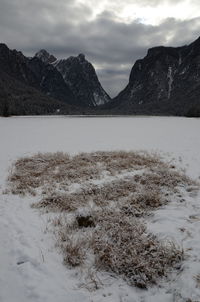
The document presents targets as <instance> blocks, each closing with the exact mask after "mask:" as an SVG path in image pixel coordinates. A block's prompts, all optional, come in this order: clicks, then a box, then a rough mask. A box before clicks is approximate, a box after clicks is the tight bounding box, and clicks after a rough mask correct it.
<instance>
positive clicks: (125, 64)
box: [0, 0, 200, 96]
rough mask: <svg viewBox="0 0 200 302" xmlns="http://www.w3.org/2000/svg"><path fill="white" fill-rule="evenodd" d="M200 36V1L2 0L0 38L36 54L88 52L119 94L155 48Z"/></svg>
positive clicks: (105, 84) (104, 79)
mask: <svg viewBox="0 0 200 302" xmlns="http://www.w3.org/2000/svg"><path fill="white" fill-rule="evenodd" d="M199 35H200V0H0V40H1V42H3V43H6V44H7V45H8V47H10V48H12V49H13V48H16V49H18V50H21V51H22V52H23V53H24V54H25V55H29V56H32V55H33V54H34V53H35V52H36V51H38V50H39V49H41V48H45V49H46V50H48V51H49V52H51V53H52V54H54V55H55V56H57V57H58V58H67V57H69V56H71V55H78V54H79V53H84V54H85V55H86V58H87V59H88V60H89V61H90V62H92V64H93V65H94V66H95V68H96V71H97V74H98V76H99V79H100V82H101V83H102V85H103V87H104V88H105V90H106V91H107V92H108V93H109V94H110V95H111V96H115V95H116V94H117V93H118V92H119V91H120V90H122V89H123V88H124V87H125V86H126V84H127V82H128V77H129V74H130V70H131V67H132V65H133V64H134V62H135V60H136V59H139V58H142V57H144V56H145V55H146V52H147V49H148V48H149V47H153V46H158V45H171V46H180V45H184V44H188V43H190V42H192V41H193V40H195V39H196V38H197V37H198V36H199Z"/></svg>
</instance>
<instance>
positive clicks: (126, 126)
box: [0, 117, 200, 302]
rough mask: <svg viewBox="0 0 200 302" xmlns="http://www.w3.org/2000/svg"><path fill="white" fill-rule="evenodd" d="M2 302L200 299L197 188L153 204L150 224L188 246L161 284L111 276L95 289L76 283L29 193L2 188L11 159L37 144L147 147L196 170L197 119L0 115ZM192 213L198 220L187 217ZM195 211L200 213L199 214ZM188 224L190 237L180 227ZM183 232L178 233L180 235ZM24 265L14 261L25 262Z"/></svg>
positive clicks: (78, 148)
mask: <svg viewBox="0 0 200 302" xmlns="http://www.w3.org/2000/svg"><path fill="white" fill-rule="evenodd" d="M0 144H1V145H0V242H1V247H0V302H18V301H19V302H27V301H34V302H47V301H48V302H55V301H58V302H75V301H87V302H88V301H89V302H92V301H93V302H97V301H105V302H108V301H109V302H118V301H119V302H120V301H122V302H134V301H135V302H136V301H140V302H142V301H143V302H147V301H148V302H153V301H154V302H160V301H162V302H169V301H176V302H179V301H180V302H184V301H185V302H186V301H187V299H189V298H190V299H192V301H200V288H199V287H198V286H197V284H196V283H195V280H194V277H195V276H197V275H198V274H200V240H199V238H200V237H199V236H200V196H199V195H198V196H196V197H195V198H191V200H188V201H186V202H185V203H183V204H182V205H180V204H179V205H176V204H175V203H172V204H171V205H168V206H166V207H165V208H164V209H160V210H158V211H157V212H156V213H155V215H154V218H153V219H152V221H150V222H149V228H150V229H151V230H152V231H153V232H155V233H156V234H157V235H158V236H160V238H166V237H167V236H170V238H173V239H176V240H177V242H178V243H179V244H182V245H183V247H184V249H187V250H188V251H187V253H188V259H186V260H185V262H184V265H183V271H182V272H181V273H180V275H177V276H173V280H171V282H169V281H168V282H167V281H166V282H164V281H163V282H162V283H161V285H160V288H158V287H155V288H152V289H150V290H148V291H141V290H138V289H135V288H131V287H129V286H128V285H127V284H126V283H125V282H123V281H122V280H120V279H119V280H115V281H113V282H112V284H109V286H106V285H105V286H104V287H103V288H102V289H100V290H98V291H96V292H92V293H90V292H88V291H87V290H86V289H84V288H81V289H77V284H78V282H77V280H78V277H77V276H76V272H74V271H70V270H67V269H66V268H65V267H64V266H63V265H62V257H61V255H59V254H58V252H57V251H56V249H55V248H54V240H53V238H52V237H51V234H49V233H47V234H45V227H46V219H47V218H44V217H43V216H42V215H40V214H39V213H38V212H37V211H35V210H33V209H31V208H30V203H31V201H32V199H31V197H25V198H21V197H19V196H12V195H4V194H2V192H3V190H4V188H5V184H6V178H7V176H8V169H9V167H10V166H11V164H12V162H13V161H14V160H16V159H17V158H19V157H21V156H24V155H31V154H34V153H36V152H54V151H64V152H69V153H78V152H82V151H87V152H90V151H98V150H105V151H106V150H127V151H129V150H132V151H138V150H146V151H149V152H158V153H159V154H161V155H162V156H163V158H164V160H166V161H170V160H171V161H172V162H175V163H176V165H177V166H178V167H180V168H184V169H185V172H186V174H187V175H189V176H191V177H192V178H194V179H199V178H200V119H195V118H192V119H188V118H181V117H11V118H0ZM194 214H195V215H196V217H199V218H197V219H196V220H195V221H192V220H190V219H189V217H192V215H193V216H194ZM198 215H199V216H198ZM183 227H184V228H186V229H187V231H188V234H189V235H188V237H187V238H185V237H184V236H185V235H184V236H183V235H182V234H179V233H180V232H179V231H178V230H179V229H180V228H183ZM181 236H182V237H181ZM23 261H24V264H23V265H17V263H19V262H23Z"/></svg>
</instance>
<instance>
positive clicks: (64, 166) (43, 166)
mask: <svg viewBox="0 0 200 302" xmlns="http://www.w3.org/2000/svg"><path fill="white" fill-rule="evenodd" d="M156 165H158V166H165V164H164V163H163V162H162V161H161V160H160V159H159V158H158V157H156V156H150V155H148V154H146V153H143V154H139V153H137V152H123V151H121V152H94V153H81V154H79V155H75V156H69V155H68V154H65V153H62V152H57V153H45V154H42V153H38V154H36V155H34V156H32V157H25V158H21V159H19V160H17V161H16V162H15V164H14V168H13V170H12V171H11V175H10V176H9V182H10V184H11V191H12V193H13V194H26V193H30V194H34V192H35V191H34V190H35V189H36V188H38V187H40V188H46V187H48V189H49V190H50V191H52V190H53V189H54V188H55V187H56V186H57V185H58V186H59V187H60V188H64V189H66V188H67V186H68V185H70V184H71V183H74V182H80V181H86V180H91V179H98V178H100V176H101V175H102V172H103V171H107V172H109V173H110V174H116V173H119V171H122V170H129V171H130V170H132V169H133V168H134V169H142V168H143V167H149V168H151V167H154V166H156Z"/></svg>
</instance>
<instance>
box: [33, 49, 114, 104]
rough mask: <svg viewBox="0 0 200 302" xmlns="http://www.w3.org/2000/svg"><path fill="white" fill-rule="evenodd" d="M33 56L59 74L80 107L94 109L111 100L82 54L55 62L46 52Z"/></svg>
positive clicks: (41, 51) (42, 51)
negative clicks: (49, 65) (53, 68)
mask: <svg viewBox="0 0 200 302" xmlns="http://www.w3.org/2000/svg"><path fill="white" fill-rule="evenodd" d="M35 56H36V57H37V58H40V59H41V60H42V61H43V62H44V63H49V64H51V65H52V66H54V67H55V68H56V69H57V70H58V71H59V72H60V74H61V75H62V77H63V79H64V81H65V83H66V84H67V85H68V86H69V87H70V88H71V90H72V92H73V93H74V95H75V96H76V98H77V100H78V103H79V105H80V106H84V107H96V106H99V105H104V104H106V103H108V102H109V101H110V100H111V99H110V97H109V96H108V94H107V93H106V92H105V91H104V89H103V88H102V86H101V84H100V82H99V80H98V78H97V75H96V72H95V69H94V67H93V66H92V64H91V63H90V62H88V61H87V60H86V59H85V56H84V55H83V54H80V55H78V56H77V57H70V58H68V59H63V60H57V59H56V58H55V57H54V56H52V55H50V54H49V53H48V52H47V51H46V50H40V51H39V52H38V53H36V55H35Z"/></svg>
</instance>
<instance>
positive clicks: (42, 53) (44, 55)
mask: <svg viewBox="0 0 200 302" xmlns="http://www.w3.org/2000/svg"><path fill="white" fill-rule="evenodd" d="M35 57H36V58H38V59H40V60H42V61H43V62H44V63H46V64H51V63H53V62H55V61H56V60H57V59H56V57H54V56H53V55H51V54H50V53H48V51H46V50H45V49H41V50H39V51H38V52H37V53H36V54H35Z"/></svg>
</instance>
